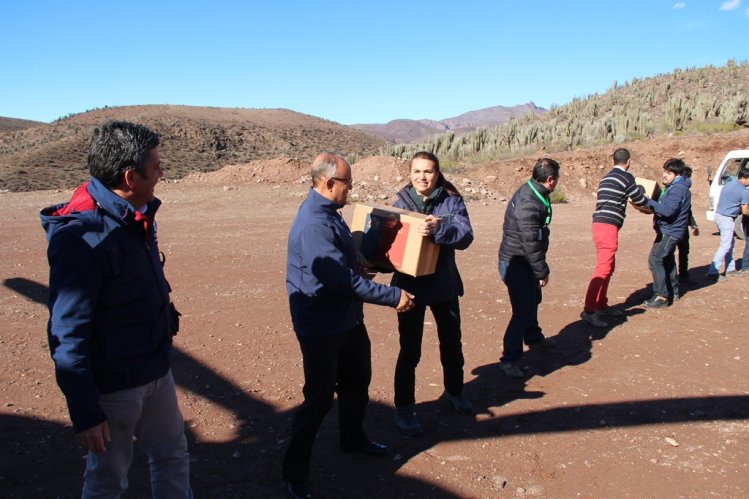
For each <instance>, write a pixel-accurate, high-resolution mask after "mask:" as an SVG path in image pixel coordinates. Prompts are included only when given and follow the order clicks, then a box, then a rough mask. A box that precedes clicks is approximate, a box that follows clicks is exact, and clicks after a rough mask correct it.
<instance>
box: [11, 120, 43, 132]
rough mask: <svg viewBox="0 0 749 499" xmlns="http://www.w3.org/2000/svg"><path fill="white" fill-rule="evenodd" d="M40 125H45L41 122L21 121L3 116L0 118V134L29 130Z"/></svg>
mask: <svg viewBox="0 0 749 499" xmlns="http://www.w3.org/2000/svg"><path fill="white" fill-rule="evenodd" d="M41 125H46V123H42V122H41V121H32V120H21V119H18V118H6V117H5V116H0V132H9V131H12V130H23V129H24V128H31V127H35V126H41Z"/></svg>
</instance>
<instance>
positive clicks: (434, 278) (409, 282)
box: [392, 184, 473, 305]
mask: <svg viewBox="0 0 749 499" xmlns="http://www.w3.org/2000/svg"><path fill="white" fill-rule="evenodd" d="M409 189H411V185H410V184H409V185H408V186H406V187H404V188H403V189H401V190H400V191H398V194H397V195H396V197H397V199H396V201H395V203H393V206H395V207H396V208H402V209H405V210H409V211H416V212H418V211H419V209H418V207H417V206H416V203H415V202H414V200H413V199H411V196H410V194H409V192H408V191H409ZM431 206H432V207H433V210H432V211H431V212H430V215H434V216H436V217H440V218H441V219H442V220H441V221H440V224H439V226H438V227H437V230H436V231H435V232H434V234H432V236H431V237H432V240H433V241H434V242H435V243H437V244H439V245H440V252H439V257H438V258H437V267H436V269H435V272H434V274H430V275H425V276H421V277H412V276H410V275H407V274H402V273H400V272H395V273H394V274H393V280H392V284H393V285H395V286H399V287H400V288H402V289H405V290H406V291H408V292H409V293H412V294H413V295H414V296H415V301H416V303H417V304H419V305H432V304H434V303H442V302H445V301H447V300H451V299H453V298H457V297H458V296H463V280H462V279H461V278H460V273H459V272H458V266H457V265H456V264H455V250H456V249H457V250H463V249H466V248H467V247H468V246H470V245H471V243H472V242H473V228H471V221H470V220H469V218H468V210H466V205H465V203H464V202H463V198H462V197H461V196H450V195H449V194H448V193H447V192H445V191H444V190H442V192H441V193H440V194H439V196H437V198H436V199H434V200H433V201H432V202H431Z"/></svg>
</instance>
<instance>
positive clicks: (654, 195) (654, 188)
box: [635, 177, 661, 201]
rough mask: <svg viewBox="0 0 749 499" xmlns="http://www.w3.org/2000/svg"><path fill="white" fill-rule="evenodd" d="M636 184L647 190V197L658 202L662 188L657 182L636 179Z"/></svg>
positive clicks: (640, 178) (647, 179)
mask: <svg viewBox="0 0 749 499" xmlns="http://www.w3.org/2000/svg"><path fill="white" fill-rule="evenodd" d="M635 184H637V185H641V186H643V187H644V188H645V195H646V196H647V197H649V198H650V199H652V200H654V201H657V200H658V198H659V197H660V195H661V186H660V185H659V184H658V182H656V181H655V180H650V179H649V178H642V177H635Z"/></svg>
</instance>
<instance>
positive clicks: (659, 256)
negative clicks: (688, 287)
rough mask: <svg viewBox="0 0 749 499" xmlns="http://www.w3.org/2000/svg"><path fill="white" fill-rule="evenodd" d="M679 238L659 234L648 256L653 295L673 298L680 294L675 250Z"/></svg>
mask: <svg viewBox="0 0 749 499" xmlns="http://www.w3.org/2000/svg"><path fill="white" fill-rule="evenodd" d="M678 243H679V239H678V238H675V237H673V236H669V235H668V234H658V235H657V236H656V237H655V241H654V242H653V247H652V248H651V249H650V256H649V257H648V267H649V268H650V272H651V273H652V274H653V295H655V296H660V297H663V298H669V299H673V298H674V297H678V296H679V280H678V279H677V278H676V258H675V257H674V252H675V251H676V245H677V244H678Z"/></svg>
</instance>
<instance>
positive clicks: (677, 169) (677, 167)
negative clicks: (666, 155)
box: [663, 158, 687, 176]
mask: <svg viewBox="0 0 749 499" xmlns="http://www.w3.org/2000/svg"><path fill="white" fill-rule="evenodd" d="M686 167H687V165H686V164H684V160H682V159H679V158H670V159H667V160H666V162H665V163H663V170H664V171H669V172H671V173H675V174H676V175H677V176H680V175H684V168H686Z"/></svg>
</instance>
